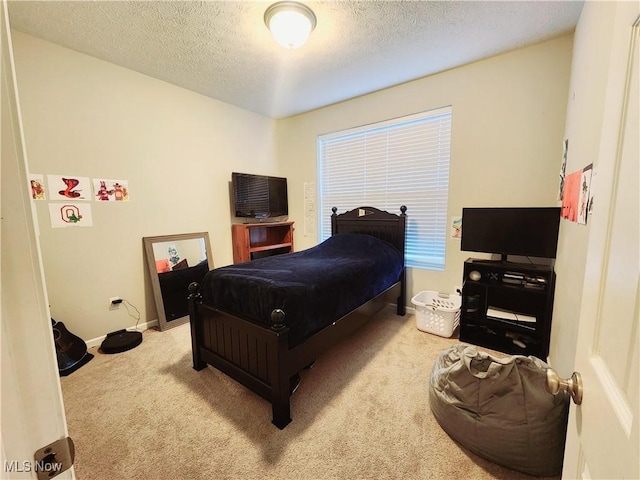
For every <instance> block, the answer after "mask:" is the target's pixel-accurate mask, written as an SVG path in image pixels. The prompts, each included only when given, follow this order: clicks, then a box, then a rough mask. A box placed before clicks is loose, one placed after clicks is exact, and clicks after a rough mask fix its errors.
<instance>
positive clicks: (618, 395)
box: [563, 1, 640, 479]
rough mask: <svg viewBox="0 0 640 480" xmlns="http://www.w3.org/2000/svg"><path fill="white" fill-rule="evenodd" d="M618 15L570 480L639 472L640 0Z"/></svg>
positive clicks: (581, 336) (566, 472) (570, 442)
mask: <svg viewBox="0 0 640 480" xmlns="http://www.w3.org/2000/svg"><path fill="white" fill-rule="evenodd" d="M616 12H617V13H616V17H615V18H616V20H615V25H614V32H615V34H614V35H615V37H614V39H613V44H612V57H611V59H612V60H611V64H610V67H609V68H610V70H609V81H608V85H607V95H606V98H605V104H604V110H603V115H604V116H603V129H602V138H601V146H600V152H599V166H597V168H598V171H597V176H596V177H594V183H595V185H594V187H595V201H594V213H593V215H592V216H591V217H590V219H589V223H590V234H589V246H588V252H587V268H586V273H585V283H584V292H583V300H582V306H581V316H580V327H579V333H578V347H577V352H576V362H575V369H576V371H578V372H580V373H581V375H582V380H583V385H584V397H583V401H582V405H580V406H576V405H573V404H572V405H571V410H570V415H569V428H568V432H567V445H566V451H565V461H564V469H563V477H564V478H606V479H622V478H629V479H638V478H640V460H639V456H640V443H639V441H638V417H639V416H640V413H639V406H638V405H639V390H640V385H639V381H638V377H639V375H640V374H639V367H638V364H639V358H638V350H639V348H640V345H639V344H640V342H639V338H640V331H639V329H638V323H639V322H638V315H639V314H638V310H639V309H640V303H639V300H640V292H639V281H638V276H639V273H640V236H639V233H638V231H639V223H640V197H639V194H638V191H639V189H640V181H639V179H640V177H639V176H640V171H639V168H638V166H639V163H640V150H639V149H638V144H639V141H638V137H639V134H640V126H639V124H638V112H639V110H640V98H639V97H638V87H639V86H640V75H639V71H640V58H639V48H640V38H639V34H640V25H639V24H638V22H639V21H640V2H638V1H633V2H619V3H618V7H617V11H616Z"/></svg>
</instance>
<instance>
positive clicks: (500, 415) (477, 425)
mask: <svg viewBox="0 0 640 480" xmlns="http://www.w3.org/2000/svg"><path fill="white" fill-rule="evenodd" d="M546 368H548V365H547V364H546V363H544V362H543V361H542V360H539V359H538V358H535V357H525V356H522V355H513V356H508V357H505V358H498V357H495V356H492V355H489V354H488V353H485V352H481V351H479V350H478V349H477V348H476V347H474V346H469V345H464V344H457V345H454V346H452V347H451V348H450V349H448V350H445V351H444V352H442V353H441V354H440V355H439V356H438V359H437V360H436V363H435V365H434V366H433V371H432V373H431V380H430V385H429V402H430V405H431V411H432V412H433V414H434V416H435V418H436V420H437V421H438V423H439V424H440V426H442V428H443V429H444V431H445V432H447V434H448V435H449V436H450V437H451V438H453V439H454V440H455V441H457V442H458V443H459V444H461V445H462V446H464V447H465V448H467V449H468V450H470V451H472V452H473V453H475V454H477V455H478V456H480V457H482V458H485V459H487V460H489V461H492V462H494V463H497V464H500V465H503V466H505V467H508V468H511V469H513V470H517V471H519V472H523V473H527V474H529V475H538V476H554V475H559V474H560V473H561V471H562V458H563V455H564V442H565V435H566V429H567V415H568V412H569V397H568V395H566V394H564V393H561V394H559V395H557V396H553V395H551V394H550V393H548V392H547V391H546V390H545V383H546V376H545V375H546V374H545V369H546Z"/></svg>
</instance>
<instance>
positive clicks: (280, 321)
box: [189, 206, 407, 429]
mask: <svg viewBox="0 0 640 480" xmlns="http://www.w3.org/2000/svg"><path fill="white" fill-rule="evenodd" d="M406 210H407V208H406V207H405V206H402V207H400V211H401V214H400V215H395V214H391V213H388V212H385V211H382V210H378V209H376V208H373V207H360V208H356V209H354V210H351V211H348V212H345V213H343V214H340V215H338V214H337V213H336V212H337V209H336V208H335V207H334V208H333V209H332V211H333V214H332V215H331V234H332V235H335V234H337V233H364V234H367V235H373V236H376V237H378V238H381V239H383V240H385V241H387V242H389V243H391V244H392V245H394V246H395V247H396V248H397V249H398V250H399V251H400V252H401V253H402V258H403V259H404V249H405V224H406V213H405V212H406ZM405 277H406V276H405V271H404V270H403V271H402V274H401V276H400V281H399V282H397V283H396V284H394V285H393V286H392V287H390V288H389V289H387V290H386V291H385V292H383V293H381V294H380V295H378V296H377V297H375V298H373V299H371V300H369V301H368V302H367V303H365V304H363V305H361V306H360V307H358V308H357V309H355V310H353V311H351V312H350V313H349V314H347V315H345V316H344V317H342V318H340V319H339V320H337V321H335V322H334V323H332V324H331V325H329V326H327V327H325V328H324V329H322V330H320V331H319V332H317V333H316V334H314V335H313V336H311V337H309V338H308V339H307V340H305V341H304V342H303V343H301V344H300V345H297V346H295V347H293V348H291V349H289V338H288V333H289V329H288V327H287V325H286V323H287V322H286V316H285V312H283V311H282V310H280V309H276V310H274V311H273V312H272V313H271V319H270V327H264V326H260V325H257V324H255V323H252V322H250V321H247V320H244V319H242V318H239V317H236V316H234V315H231V314H229V313H225V312H223V311H221V310H217V309H215V308H212V307H209V306H207V305H205V304H204V303H202V297H201V295H200V293H199V290H200V286H199V285H198V284H197V283H193V284H191V285H190V286H189V292H190V295H189V314H190V321H191V345H192V354H193V368H194V369H195V370H202V369H204V368H205V367H206V366H207V364H209V365H212V366H214V367H216V368H217V369H218V370H220V371H222V372H224V373H225V374H227V375H228V376H230V377H231V378H233V379H235V380H236V381H237V382H239V383H241V384H243V385H244V386H246V387H247V388H249V389H250V390H252V391H253V392H255V393H257V394H258V395H260V396H262V397H263V398H265V399H266V400H268V401H270V402H271V404H272V408H273V420H272V423H273V424H274V425H275V426H277V427H278V428H280V429H282V428H284V427H286V426H287V425H288V424H289V423H290V422H291V414H290V395H291V392H290V378H292V377H293V376H295V375H296V374H298V372H300V371H301V370H303V369H304V368H305V367H307V366H309V365H310V364H312V363H313V362H314V361H315V359H316V358H317V357H318V356H319V355H320V354H321V353H322V352H324V351H326V350H327V349H329V348H330V347H332V346H333V345H335V344H336V343H338V342H339V341H341V340H342V339H343V338H345V337H346V336H347V335H349V334H350V333H351V332H353V331H355V330H356V329H358V328H359V327H360V326H362V325H363V324H364V323H366V322H367V321H368V320H369V319H370V318H371V317H372V316H373V314H375V313H376V312H378V311H379V310H380V309H381V308H382V307H384V306H385V305H386V303H387V301H388V300H387V298H389V295H394V296H395V298H396V305H397V308H396V311H397V314H398V315H404V314H405V307H406V305H405V296H406V279H405Z"/></svg>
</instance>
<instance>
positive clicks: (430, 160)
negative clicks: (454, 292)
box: [318, 107, 452, 270]
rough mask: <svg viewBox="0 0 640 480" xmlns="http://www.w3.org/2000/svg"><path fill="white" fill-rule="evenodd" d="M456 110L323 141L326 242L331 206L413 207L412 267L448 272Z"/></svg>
mask: <svg viewBox="0 0 640 480" xmlns="http://www.w3.org/2000/svg"><path fill="white" fill-rule="evenodd" d="M451 115H452V109H451V107H444V108H440V109H438V110H432V111H429V112H425V113H421V114H416V115H411V116H409V117H402V118H399V119H394V120H390V121H386V122H381V123H377V124H373V125H367V126H365V127H359V128H354V129H350V130H346V131H341V132H336V133H331V134H326V135H322V136H320V137H319V138H318V168H319V171H318V179H319V196H320V205H319V211H320V212H322V214H321V215H319V217H320V220H319V222H320V228H319V232H320V240H321V241H322V240H325V239H326V238H328V237H329V236H330V235H331V219H330V214H329V213H328V212H331V207H334V206H335V207H338V213H342V212H344V211H347V210H351V209H353V208H356V207H360V206H368V207H376V208H379V209H381V210H386V211H388V212H391V213H398V214H399V213H400V206H401V205H406V206H407V240H406V252H405V256H406V265H407V266H409V267H418V268H426V269H432V270H444V264H445V243H446V238H447V228H448V227H447V198H448V191H449V160H450V151H451Z"/></svg>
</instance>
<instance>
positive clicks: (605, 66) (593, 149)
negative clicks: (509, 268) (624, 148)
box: [549, 2, 616, 377]
mask: <svg viewBox="0 0 640 480" xmlns="http://www.w3.org/2000/svg"><path fill="white" fill-rule="evenodd" d="M615 9H616V2H585V5H584V8H583V10H582V14H581V16H580V21H579V23H578V26H577V28H576V32H575V39H574V49H573V62H572V67H571V84H570V88H569V95H568V102H567V122H566V128H565V138H567V139H568V140H569V149H568V155H567V173H571V172H574V171H576V170H580V169H582V168H583V167H585V166H586V165H588V164H590V163H593V165H594V177H593V180H592V182H593V186H594V190H595V201H594V215H602V214H605V215H606V214H607V212H603V211H601V210H599V209H598V197H597V191H598V190H597V188H598V176H597V172H598V165H599V161H604V162H609V161H613V158H610V157H607V156H603V157H602V158H600V153H601V141H602V132H603V120H604V119H603V112H604V105H605V100H606V98H605V96H606V92H607V80H608V75H609V62H610V59H611V55H612V53H613V52H612V48H613V47H612V40H613V35H614V32H613V26H614V16H615ZM588 238H589V224H588V223H587V225H579V224H577V223H573V222H569V221H562V222H561V223H560V239H559V243H558V259H557V262H556V274H557V281H556V292H555V302H554V312H553V318H554V320H553V325H552V334H551V345H550V352H549V357H550V361H551V362H552V364H553V366H554V367H555V368H556V369H557V370H558V372H559V373H560V374H561V375H562V376H564V377H569V376H571V373H572V371H573V370H572V369H573V364H574V357H575V352H576V339H577V337H578V326H579V320H580V307H581V302H582V291H583V282H584V274H585V268H586V257H587V245H588Z"/></svg>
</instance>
